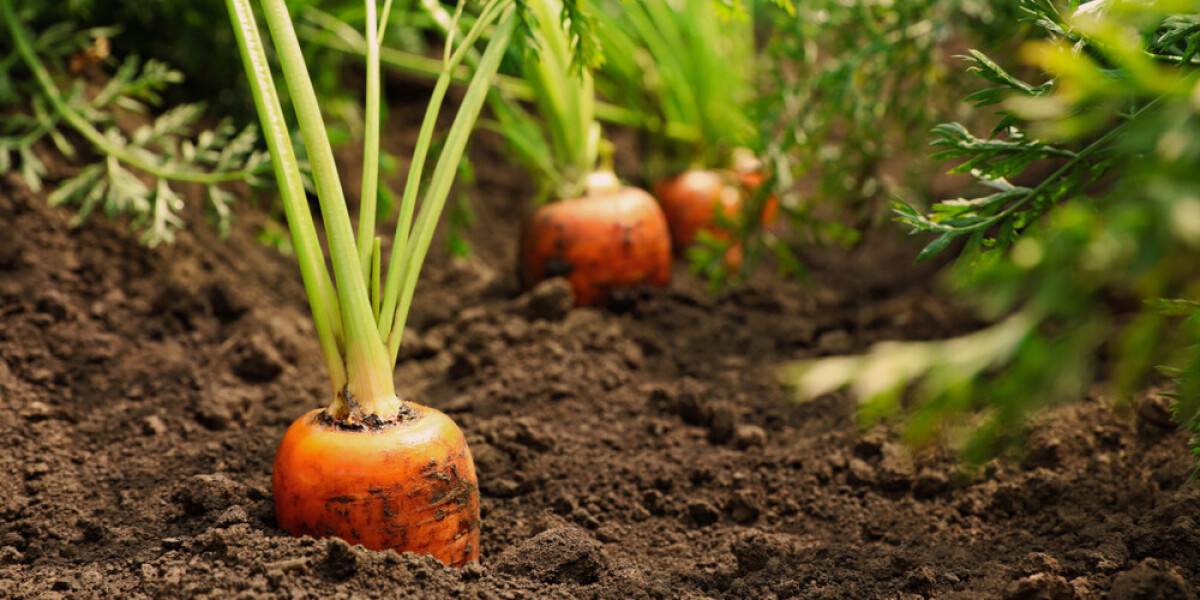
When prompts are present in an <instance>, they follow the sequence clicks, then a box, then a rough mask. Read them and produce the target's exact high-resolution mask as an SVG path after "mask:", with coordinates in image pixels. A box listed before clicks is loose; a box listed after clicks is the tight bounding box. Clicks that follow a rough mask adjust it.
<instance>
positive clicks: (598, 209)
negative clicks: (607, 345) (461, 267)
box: [521, 187, 671, 306]
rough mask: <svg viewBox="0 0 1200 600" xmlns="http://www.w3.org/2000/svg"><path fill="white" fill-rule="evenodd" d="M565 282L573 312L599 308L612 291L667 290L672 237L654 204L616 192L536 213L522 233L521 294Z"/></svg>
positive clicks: (638, 193) (640, 195)
mask: <svg viewBox="0 0 1200 600" xmlns="http://www.w3.org/2000/svg"><path fill="white" fill-rule="evenodd" d="M549 277H565V278H566V279H567V281H568V282H570V284H571V291H572V292H574V294H575V305H576V306H603V305H604V304H606V303H607V301H608V300H609V299H610V298H611V295H612V292H613V291H614V290H617V289H626V288H634V287H639V286H653V287H666V286H667V284H668V283H670V280H671V236H670V232H669V231H668V229H667V221H666V218H665V217H664V215H663V212H662V210H661V209H660V208H659V206H658V204H657V203H656V202H655V201H654V198H652V197H651V196H650V194H648V193H646V192H645V191H643V190H641V189H638V188H634V187H615V188H611V189H608V190H604V191H597V192H593V193H590V194H588V195H586V196H583V197H581V198H576V199H573V200H563V201H559V202H552V203H550V204H546V205H543V206H542V207H540V208H538V209H537V211H535V212H534V213H533V214H532V215H530V216H529V218H528V219H526V221H525V223H524V226H523V227H522V230H521V281H522V283H523V284H524V285H525V287H526V288H529V287H532V286H533V285H534V284H536V283H537V282H539V281H541V280H543V279H546V278H549Z"/></svg>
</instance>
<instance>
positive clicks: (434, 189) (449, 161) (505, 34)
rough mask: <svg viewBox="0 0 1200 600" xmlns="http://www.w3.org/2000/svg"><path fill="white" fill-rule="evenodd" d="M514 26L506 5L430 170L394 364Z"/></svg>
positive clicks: (391, 339) (407, 251)
mask: <svg viewBox="0 0 1200 600" xmlns="http://www.w3.org/2000/svg"><path fill="white" fill-rule="evenodd" d="M485 12H486V9H485ZM515 27H516V6H515V5H509V6H508V7H507V8H506V9H505V10H504V13H503V15H502V16H501V17H500V22H499V24H497V25H496V30H495V32H494V33H493V36H492V38H491V40H490V41H489V42H488V45H487V49H486V50H484V53H483V58H481V59H480V61H479V67H478V68H477V69H476V71H475V76H474V77H473V78H472V80H471V84H470V85H469V86H467V93H466V94H465V95H464V96H463V100H462V104H461V105H460V106H459V109H458V114H457V115H455V117H454V123H453V124H452V125H451V126H450V132H449V133H448V134H447V135H446V142H445V145H444V146H443V148H442V153H441V155H440V156H438V161H437V165H436V166H435V167H434V169H433V177H432V179H431V180H430V185H429V189H428V191H426V193H425V196H424V198H422V201H421V211H420V213H418V215H417V220H416V223H415V225H414V227H413V233H412V237H411V239H409V240H408V243H407V244H406V245H405V246H404V248H403V249H404V263H403V270H402V271H401V274H400V280H401V281H402V282H403V290H402V295H401V296H400V301H399V304H398V305H397V306H396V315H395V319H394V320H393V325H392V328H391V333H390V334H389V335H388V340H387V348H388V351H389V353H390V354H391V357H392V362H393V363H394V362H395V360H396V356H397V355H398V353H399V351H400V341H401V338H402V336H403V333H404V323H405V321H406V320H407V318H408V311H409V308H410V306H411V304H412V296H413V292H414V291H415V289H416V285H417V277H418V276H419V275H420V273H421V265H422V263H423V262H424V261H425V256H426V254H427V253H428V251H429V244H430V243H431V242H432V241H433V231H434V229H435V227H436V226H437V221H438V217H439V216H440V215H441V213H442V209H443V208H444V207H445V205H446V196H448V195H449V194H450V185H451V184H452V183H453V182H454V175H455V173H456V172H457V171H458V165H459V162H460V161H461V160H462V155H463V152H464V151H465V150H466V146H467V138H468V137H469V136H470V134H471V130H472V129H474V127H475V121H476V120H477V119H478V118H479V111H480V110H481V109H482V108H483V101H484V99H485V98H486V97H487V94H488V89H489V88H490V81H491V78H492V76H494V75H495V73H496V70H497V69H499V68H500V60H501V59H502V58H504V51H505V50H506V49H507V48H508V40H509V38H510V37H511V36H512V32H513V29H515ZM472 30H474V28H472ZM462 43H463V46H462V47H463V48H469V47H470V45H471V43H472V41H471V34H470V33H468V35H467V38H466V39H464V40H463V42H462ZM457 54H459V55H460V56H458V60H460V61H461V60H462V56H461V55H462V54H463V52H462V51H461V50H460V51H459V52H458V53H457ZM452 68H453V65H448V68H447V70H446V73H449V71H450V69H452ZM406 191H407V190H406ZM395 251H398V248H396V249H393V252H395ZM389 275H390V273H389Z"/></svg>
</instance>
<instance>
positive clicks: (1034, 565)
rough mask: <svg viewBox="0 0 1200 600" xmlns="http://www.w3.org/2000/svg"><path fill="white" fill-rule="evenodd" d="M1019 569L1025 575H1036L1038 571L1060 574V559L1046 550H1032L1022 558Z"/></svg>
mask: <svg viewBox="0 0 1200 600" xmlns="http://www.w3.org/2000/svg"><path fill="white" fill-rule="evenodd" d="M1017 569H1018V570H1019V571H1020V573H1021V574H1022V575H1025V576H1029V575H1036V574H1038V573H1048V574H1050V575H1058V571H1059V566H1058V559H1056V558H1054V557H1053V556H1050V555H1049V554H1046V553H1045V552H1030V553H1029V554H1026V555H1025V558H1022V559H1021V564H1020V566H1018V567H1017Z"/></svg>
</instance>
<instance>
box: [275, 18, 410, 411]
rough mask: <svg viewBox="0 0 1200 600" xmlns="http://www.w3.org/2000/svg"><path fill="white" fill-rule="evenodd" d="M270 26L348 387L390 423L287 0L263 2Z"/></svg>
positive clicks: (383, 353)
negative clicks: (306, 168) (336, 314)
mask: <svg viewBox="0 0 1200 600" xmlns="http://www.w3.org/2000/svg"><path fill="white" fill-rule="evenodd" d="M262 6H263V14H264V16H265V18H266V21H267V27H268V29H269V30H270V32H271V37H272V39H273V40H274V42H275V52H276V54H277V55H278V56H279V63H280V66H281V67H282V70H283V77H284V81H285V82H286V83H287V87H288V93H289V94H290V96H291V98H292V104H293V106H294V108H295V110H296V118H297V121H298V122H299V124H300V133H301V136H302V137H303V138H304V146H305V148H306V149H307V150H308V156H309V161H310V162H311V164H312V170H313V179H314V180H315V183H316V186H317V200H318V202H319V203H320V206H321V215H322V216H323V218H324V221H325V236H326V238H327V239H328V241H329V254H330V259H331V261H332V263H333V274H334V277H335V278H336V281H337V291H338V301H339V304H340V305H341V308H342V330H343V332H344V335H345V354H344V358H345V361H346V374H347V387H346V391H347V392H349V393H350V394H352V395H353V398H354V399H355V400H356V401H357V403H358V405H359V406H360V407H361V409H362V412H363V413H364V414H365V415H377V416H379V417H382V418H384V419H389V418H391V417H393V416H395V415H396V414H397V412H399V409H400V400H399V399H398V398H397V397H396V386H395V383H394V381H393V379H392V364H393V363H389V362H388V355H387V349H386V348H385V347H384V345H383V340H382V338H381V337H380V335H379V331H378V329H376V326H375V320H374V318H372V311H371V300H370V298H369V297H368V290H367V284H366V276H365V274H364V269H363V268H362V261H361V260H360V259H359V255H358V253H357V251H356V248H355V244H354V229H353V227H352V226H351V224H350V213H349V211H348V210H347V209H346V200H345V196H344V195H343V192H342V184H341V180H340V179H339V178H338V172H337V166H336V165H335V163H334V159H333V148H332V147H331V146H330V144H329V135H328V134H327V133H326V131H325V123H324V121H323V120H322V118H321V109H320V106H319V105H318V103H317V94H316V92H315V91H314V90H313V84H312V80H311V79H310V78H309V75H308V69H307V67H306V66H305V64H304V55H303V53H302V52H301V50H300V42H299V40H297V39H296V32H295V30H294V29H293V27H292V21H291V18H290V17H289V15H288V10H287V5H286V4H285V3H284V0H262ZM346 400H347V399H345V398H343V397H342V396H341V395H338V396H335V400H334V404H333V405H331V407H330V408H331V409H332V410H331V412H332V413H333V415H334V416H335V417H341V418H345V417H346V416H348V414H349V413H350V411H349V410H348V409H349V408H350V407H348V406H346V405H345V404H347V403H346Z"/></svg>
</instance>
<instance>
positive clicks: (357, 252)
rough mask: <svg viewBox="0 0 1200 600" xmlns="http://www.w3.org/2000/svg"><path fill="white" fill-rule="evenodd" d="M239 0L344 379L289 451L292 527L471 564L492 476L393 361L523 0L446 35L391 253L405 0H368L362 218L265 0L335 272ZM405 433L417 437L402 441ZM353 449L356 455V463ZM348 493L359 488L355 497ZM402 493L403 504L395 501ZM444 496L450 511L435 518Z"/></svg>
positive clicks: (244, 35) (293, 226)
mask: <svg viewBox="0 0 1200 600" xmlns="http://www.w3.org/2000/svg"><path fill="white" fill-rule="evenodd" d="M227 4H228V9H229V14H230V18H231V20H232V22H233V26H234V31H235V34H236V36H237V40H238V46H239V50H240V52H241V55H242V59H243V63H244V66H245V70H246V74H247V76H248V78H249V80H250V86H251V90H252V92H253V96H254V102H255V106H256V108H257V111H258V114H259V118H260V121H261V123H262V127H263V130H264V132H265V134H266V139H267V145H268V147H269V148H270V151H271V156H272V158H273V159H274V160H273V165H274V168H275V175H276V179H277V180H278V183H279V187H280V193H281V195H282V199H283V204H284V208H285V211H286V214H287V220H288V226H289V229H290V230H291V233H292V241H293V246H294V248H295V251H296V258H297V260H298V262H299V264H300V272H301V276H302V279H303V282H304V287H305V292H306V294H307V296H308V300H309V305H310V307H311V309H312V314H313V320H314V322H315V324H316V331H317V337H318V339H319V341H320V345H321V350H322V352H323V354H324V357H325V363H326V365H327V367H328V370H329V375H330V383H331V396H332V400H331V402H330V403H329V405H328V406H327V407H326V408H325V409H319V410H314V411H311V412H310V413H308V414H305V415H303V416H301V417H300V418H299V419H297V420H296V421H295V422H294V423H293V424H292V426H291V427H290V428H289V430H288V433H287V434H285V436H284V441H283V442H282V443H281V445H280V448H279V450H278V452H277V453H276V460H275V469H274V474H273V484H274V490H275V500H276V516H277V518H278V519H279V521H280V524H281V525H282V526H283V527H284V528H285V529H288V530H289V531H290V532H292V533H293V534H296V535H304V534H308V535H338V536H340V537H343V538H346V539H351V540H354V541H356V542H362V543H365V544H367V545H368V546H369V547H371V548H373V549H382V548H395V549H398V550H400V551H404V550H419V551H422V552H428V553H431V554H433V555H434V556H435V557H437V558H438V559H440V560H442V561H443V562H447V563H449V564H453V565H462V564H465V563H466V562H468V561H469V560H473V559H474V558H476V557H477V556H478V552H479V545H478V536H479V528H478V519H479V504H478V488H477V485H476V483H475V477H474V467H473V464H472V462H471V457H470V452H469V451H468V450H467V449H466V443H465V441H464V440H463V436H462V433H461V431H459V430H458V428H457V427H456V426H454V424H453V423H452V422H451V421H450V420H449V419H448V418H446V417H445V415H442V414H441V413H439V412H437V411H436V410H433V409H431V408H427V407H422V406H419V405H416V404H412V403H408V402H404V401H402V400H401V399H400V398H399V397H398V396H397V394H396V386H395V382H394V380H393V371H394V368H395V363H396V358H397V354H398V352H399V348H400V342H401V338H402V334H403V332H404V324H405V321H406V319H407V317H408V314H409V309H410V307H411V304H412V298H413V293H414V291H415V289H416V283H417V278H418V276H419V274H420V272H421V266H422V264H423V262H424V259H425V257H426V255H427V253H428V250H429V245H430V243H431V241H432V239H433V233H434V229H435V227H436V225H437V221H438V219H439V217H440V215H441V212H442V210H443V208H444V207H445V204H446V199H447V197H448V195H449V192H450V187H451V184H452V183H453V179H454V176H455V173H456V172H457V169H458V166H459V162H460V159H461V158H462V155H463V151H464V149H465V148H466V143H467V138H468V136H469V134H470V132H471V130H472V129H473V128H474V125H475V120H476V119H477V118H478V116H479V112H480V109H481V108H482V106H483V102H484V99H485V97H486V95H487V91H488V88H489V85H490V81H491V79H492V77H493V76H494V75H495V73H496V71H497V69H498V68H499V66H500V61H501V58H502V57H503V53H504V51H505V49H506V48H507V47H508V45H509V41H510V39H511V38H512V35H513V32H514V30H515V28H516V22H517V6H516V4H515V2H514V0H489V1H488V2H486V3H485V4H484V5H483V6H482V7H481V9H480V14H479V16H478V17H477V19H476V20H475V21H474V23H473V25H472V27H471V28H470V30H468V31H467V33H466V34H465V35H462V36H456V35H452V36H449V37H448V38H447V40H446V44H445V50H444V55H443V64H444V66H443V70H442V72H441V75H440V76H439V77H438V80H437V84H436V85H435V87H434V90H433V95H432V97H431V98H430V101H429V104H428V107H427V109H426V113H425V119H424V121H423V122H422V125H421V129H420V133H419V135H418V140H417V145H416V149H415V150H414V153H413V158H412V163H411V166H410V170H409V177H408V179H407V182H406V185H405V187H404V191H403V196H402V198H401V201H400V204H399V213H400V214H399V218H398V219H397V221H396V230H395V235H394V237H393V241H392V244H391V256H390V258H389V259H387V260H385V258H384V256H383V250H382V248H383V244H382V240H381V238H379V237H378V236H377V235H376V231H375V229H376V217H377V214H376V206H375V201H376V194H375V193H374V192H373V190H374V189H375V187H376V186H377V185H378V174H379V172H378V168H377V165H378V163H379V154H380V150H379V141H380V136H379V133H380V129H381V127H382V115H381V113H382V109H381V102H380V96H381V89H380V85H381V74H380V58H379V48H380V44H381V40H382V38H383V36H384V34H385V32H386V23H387V21H388V16H389V10H390V8H391V2H385V3H384V5H383V9H382V11H379V9H378V7H377V6H376V2H375V1H374V0H367V2H366V9H367V16H366V22H365V34H364V35H365V38H366V43H367V46H368V47H367V60H366V106H365V110H364V115H365V116H364V127H365V135H364V146H363V183H362V189H363V194H362V198H361V201H360V203H359V214H358V223H357V231H355V228H354V224H353V223H352V222H351V219H350V214H349V210H348V207H347V202H346V198H345V196H344V194H343V191H342V183H341V180H340V179H339V176H338V172H337V168H336V166H335V163H334V159H333V150H332V147H331V145H330V142H329V138H328V133H327V130H326V128H325V122H324V120H323V118H322V115H321V111H320V108H319V105H318V101H317V96H316V92H315V90H314V88H313V83H312V79H311V78H310V77H309V74H308V72H307V68H306V64H305V60H304V55H303V53H302V51H301V49H300V42H299V39H298V38H297V35H296V31H295V28H294V26H293V24H292V20H291V17H290V14H289V12H288V9H287V6H286V5H285V4H284V2H283V0H262V3H261V4H262V8H263V14H264V18H265V20H266V22H267V26H268V28H269V30H270V32H271V37H272V39H273V40H274V42H275V53H276V55H277V56H278V58H279V62H280V66H281V69H282V72H283V77H284V81H285V83H286V84H287V89H288V94H289V96H290V97H291V101H292V102H291V104H292V107H293V108H294V110H295V113H296V119H297V122H298V124H299V129H300V131H301V135H302V137H303V141H304V146H305V148H306V149H307V153H308V156H309V160H310V161H311V163H312V172H313V179H314V183H315V185H316V190H317V199H318V202H319V205H320V210H321V215H322V221H323V222H324V225H325V233H326V238H327V240H328V245H329V254H330V256H329V258H330V262H331V264H332V271H333V277H332V278H331V277H330V275H329V272H328V271H327V270H326V264H325V256H324V253H323V251H322V249H321V245H320V243H319V242H318V238H317V232H316V228H315V226H314V224H313V218H312V215H311V214H310V212H309V207H308V202H307V198H306V196H305V192H304V187H303V183H302V178H301V171H300V166H299V163H298V162H297V160H296V153H295V150H294V148H293V145H292V139H291V136H290V130H289V127H288V125H287V120H286V118H285V116H284V113H283V108H282V106H281V104H280V101H279V97H278V95H277V92H276V89H275V82H274V78H273V76H272V74H271V68H270V64H269V63H268V60H267V55H266V51H265V49H264V46H263V42H262V40H261V39H260V37H259V31H258V26H257V23H256V20H255V17H254V13H253V11H252V9H251V7H250V3H249V0H227ZM459 10H460V11H461V10H462V5H460V7H459ZM489 28H491V29H492V31H491V37H490V38H489V39H488V42H487V45H486V49H485V50H484V52H483V54H482V56H481V57H480V60H479V63H478V67H477V69H476V71H475V74H474V76H473V77H472V80H471V83H470V84H469V85H468V88H467V91H466V94H465V95H464V97H463V100H462V104H461V105H460V106H459V107H458V109H457V111H456V114H455V116H454V120H453V124H452V125H451V126H450V129H449V131H448V132H447V134H446V139H445V141H444V142H443V144H442V145H441V146H440V151H439V152H438V153H437V155H436V159H435V160H434V166H433V174H432V176H431V177H430V178H429V180H428V181H426V180H425V179H424V178H423V177H422V173H423V171H424V169H425V166H426V162H427V161H429V160H430V159H431V156H430V149H431V144H432V141H433V136H434V132H435V129H436V126H437V121H438V115H439V113H440V112H441V108H442V105H443V103H444V100H445V94H446V91H447V89H448V86H449V84H450V81H451V78H452V74H453V72H454V69H455V68H456V67H457V65H458V64H460V63H461V62H462V60H463V58H464V57H465V55H466V54H467V52H468V51H469V50H471V49H472V48H473V47H474V45H475V44H476V42H477V41H478V40H479V39H480V37H481V35H482V34H483V32H484V31H485V30H486V29H489ZM418 198H420V209H419V210H418V209H417V204H418ZM385 262H386V264H387V267H386V270H384V263H385ZM397 448H403V452H398V451H397ZM347 461H351V462H353V463H354V465H353V466H354V467H355V468H354V469H347V468H346V467H347ZM428 464H432V465H433V468H434V470H435V471H436V476H437V477H439V478H444V480H445V481H447V482H450V485H452V486H454V489H455V490H456V491H455V492H454V493H453V495H452V498H453V500H452V501H449V502H448V497H447V496H446V491H445V490H441V491H439V489H440V488H438V489H435V487H436V486H429V485H427V484H426V483H425V481H424V478H425V477H427V476H429V472H428V471H427V470H426V467H427V466H428ZM418 479H420V481H418ZM376 488H378V489H376ZM431 494H432V495H431ZM346 498H352V499H356V500H352V501H350V502H347V501H346ZM379 502H384V503H385V504H384V508H383V509H382V513H384V514H385V517H379V516H378V515H377V514H376V513H378V512H380V510H379V507H378V506H377V504H378V503H379ZM388 503H391V504H390V506H394V507H397V510H395V511H391V510H389V509H388V508H387V506H389V504H388ZM335 508H336V510H334V509H335ZM435 509H438V514H442V515H443V516H444V517H445V518H444V519H435V518H433V516H432V515H433V514H434V510H435ZM381 519H382V520H383V521H385V522H382V523H381V522H380V520H381ZM360 536H361V537H360Z"/></svg>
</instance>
